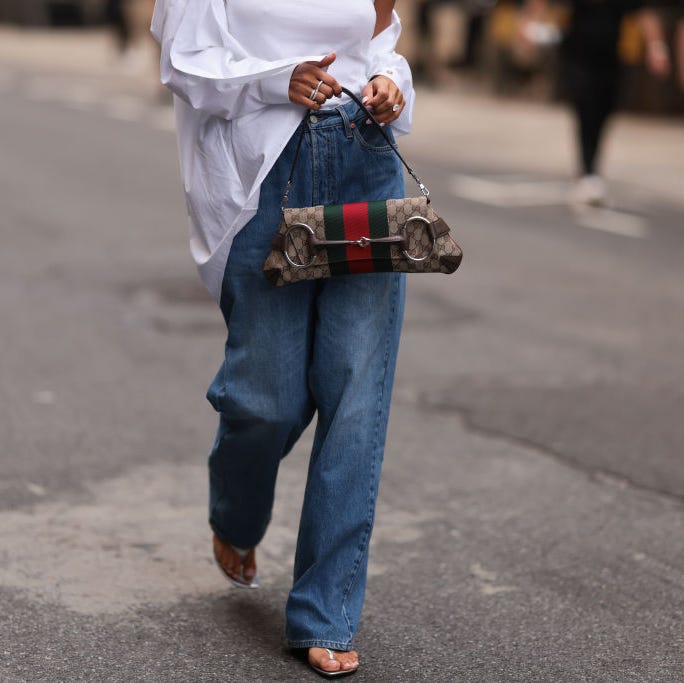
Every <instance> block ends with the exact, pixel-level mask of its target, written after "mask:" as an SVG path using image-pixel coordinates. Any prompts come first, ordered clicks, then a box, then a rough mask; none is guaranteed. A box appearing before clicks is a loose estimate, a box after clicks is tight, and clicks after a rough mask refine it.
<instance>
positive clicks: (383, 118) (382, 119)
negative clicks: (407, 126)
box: [375, 102, 406, 124]
mask: <svg viewBox="0 0 684 683" xmlns="http://www.w3.org/2000/svg"><path fill="white" fill-rule="evenodd" d="M398 104H399V108H398V109H397V110H396V111H394V106H392V107H389V108H388V109H385V110H384V111H383V112H381V113H376V114H375V118H376V119H377V120H378V122H379V123H383V124H387V123H392V121H395V120H396V119H398V118H399V116H401V112H402V111H404V107H405V106H406V102H401V103H398Z"/></svg>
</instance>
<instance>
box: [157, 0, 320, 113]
mask: <svg viewBox="0 0 684 683" xmlns="http://www.w3.org/2000/svg"><path fill="white" fill-rule="evenodd" d="M152 35H153V36H154V37H155V39H156V40H157V42H158V43H159V45H160V46H161V63H160V68H161V81H162V83H163V84H164V85H166V86H167V87H168V88H170V89H171V90H172V91H173V92H174V93H175V94H176V95H178V96H179V97H180V98H182V99H183V100H185V101H186V102H187V103H188V104H189V105H190V106H191V107H193V108H195V109H201V110H203V111H206V112H208V113H210V114H213V115H215V116H220V117H222V118H225V119H235V118H238V117H240V116H244V115H246V114H250V113H252V112H254V111H257V110H259V109H261V108H263V107H266V106H269V105H274V104H285V103H287V102H289V96H288V90H289V83H290V77H291V75H292V71H293V70H294V68H295V67H296V66H297V65H298V64H301V63H302V62H306V61H320V60H321V59H323V57H324V56H325V55H299V56H292V57H288V58H286V59H278V60H274V61H270V60H265V59H259V58H257V57H253V56H251V55H250V54H249V53H248V51H247V50H246V49H245V48H244V47H243V45H242V44H241V43H240V42H239V41H238V40H237V39H236V38H235V37H234V36H233V35H231V33H230V32H229V30H228V25H227V20H226V10H225V4H224V2H223V0H156V3H155V7H154V15H153V17H152ZM254 39H255V40H259V35H258V27H255V35H254Z"/></svg>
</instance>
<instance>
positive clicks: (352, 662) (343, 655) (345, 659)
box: [335, 650, 359, 671]
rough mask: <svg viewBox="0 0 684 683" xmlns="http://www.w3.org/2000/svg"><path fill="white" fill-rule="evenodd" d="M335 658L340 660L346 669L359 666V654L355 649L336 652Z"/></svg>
mask: <svg viewBox="0 0 684 683" xmlns="http://www.w3.org/2000/svg"><path fill="white" fill-rule="evenodd" d="M335 659H338V660H339V661H340V664H341V665H342V668H343V669H344V670H345V671H349V670H350V669H356V668H358V666H359V655H358V653H357V652H356V651H355V650H351V651H350V652H336V653H335Z"/></svg>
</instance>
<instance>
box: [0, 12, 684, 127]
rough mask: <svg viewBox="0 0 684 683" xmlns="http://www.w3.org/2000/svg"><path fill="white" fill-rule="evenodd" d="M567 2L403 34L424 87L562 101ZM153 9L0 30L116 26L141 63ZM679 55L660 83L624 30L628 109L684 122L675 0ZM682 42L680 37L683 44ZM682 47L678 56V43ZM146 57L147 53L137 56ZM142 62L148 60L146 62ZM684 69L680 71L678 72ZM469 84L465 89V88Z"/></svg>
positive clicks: (435, 23)
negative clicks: (527, 16)
mask: <svg viewBox="0 0 684 683" xmlns="http://www.w3.org/2000/svg"><path fill="white" fill-rule="evenodd" d="M570 4H571V3H567V2H551V3H549V4H548V8H547V11H546V12H545V14H544V16H543V17H541V18H539V20H537V21H535V22H533V25H532V26H527V29H526V30H525V31H523V30H521V27H522V26H523V23H524V16H523V15H524V9H525V8H524V5H525V3H522V2H513V1H512V0H398V1H397V9H398V11H399V13H400V15H401V17H402V21H403V24H404V33H403V36H402V42H401V45H400V50H401V51H402V52H403V53H404V54H405V55H406V56H407V57H408V58H409V60H410V61H411V62H412V64H413V65H414V68H415V72H416V77H417V80H418V81H419V82H423V83H426V84H428V85H434V86H440V87H449V86H450V85H451V84H453V82H454V81H458V82H459V84H461V86H463V87H466V86H467V87H471V88H476V87H481V88H485V89H487V90H488V91H490V92H491V93H493V94H496V95H501V96H516V97H529V98H534V99H537V100H539V99H542V100H543V99H549V100H554V99H558V98H559V97H560V95H561V93H562V88H561V87H559V78H558V69H557V63H558V49H559V44H560V41H561V38H562V34H563V31H564V29H565V27H567V24H568V16H569V11H570V10H569V5H570ZM153 7H154V0H0V21H1V22H5V23H10V24H15V25H22V26H44V27H45V26H52V27H64V26H72V27H73V26H83V27H92V26H96V25H99V26H102V25H105V24H109V25H110V26H111V27H112V30H113V36H114V38H115V40H116V44H117V45H118V47H119V49H120V51H121V53H122V54H123V55H126V54H127V53H128V52H129V51H130V52H132V54H133V57H131V56H130V55H128V58H129V61H131V62H132V63H135V61H136V57H135V54H136V48H140V46H141V44H142V43H145V42H146V41H148V35H147V34H148V27H149V21H150V17H151V14H152V10H153ZM654 7H655V9H656V12H657V15H658V17H659V20H660V22H661V24H662V31H663V39H664V41H665V43H666V44H667V47H668V50H669V53H670V54H671V55H672V59H671V61H672V68H671V69H670V70H669V73H668V74H667V76H664V77H662V78H654V77H653V74H652V73H650V72H649V70H648V68H647V66H646V59H645V56H646V41H645V38H644V34H643V31H642V29H641V27H640V23H639V20H638V18H637V16H636V15H635V14H631V15H628V16H627V17H626V18H625V19H624V21H623V25H622V28H621V35H620V44H619V54H620V60H621V64H622V74H621V88H620V104H621V107H622V108H626V109H629V110H633V111H642V112H650V113H658V114H681V113H682V112H684V94H683V88H681V87H677V83H678V81H679V82H680V83H681V82H684V78H683V77H682V75H681V74H678V70H681V69H682V66H681V65H682V64H683V63H684V55H682V54H678V53H683V52H684V38H682V37H681V36H682V35H684V29H683V28H682V26H684V24H682V26H679V28H678V23H680V22H681V21H682V20H681V10H680V9H678V8H677V6H676V5H675V4H674V3H672V2H670V4H668V3H667V0H664V2H663V4H661V5H657V6H654ZM678 34H679V37H678ZM678 42H679V48H678V45H677V43H678ZM139 51H140V50H139V49H138V50H137V52H139ZM138 59H139V57H138ZM677 62H679V65H680V66H679V67H677ZM464 81H465V82H464Z"/></svg>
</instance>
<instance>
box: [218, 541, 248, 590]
mask: <svg viewBox="0 0 684 683" xmlns="http://www.w3.org/2000/svg"><path fill="white" fill-rule="evenodd" d="M214 557H215V558H216V561H217V562H218V563H219V564H220V565H221V568H222V569H223V571H225V572H226V574H228V576H230V577H231V578H233V579H235V580H236V581H240V580H242V575H241V560H240V556H239V555H238V554H237V553H236V552H235V550H233V548H232V547H231V546H229V545H228V544H226V543H223V542H222V541H221V540H220V539H219V538H217V537H216V536H214Z"/></svg>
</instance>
